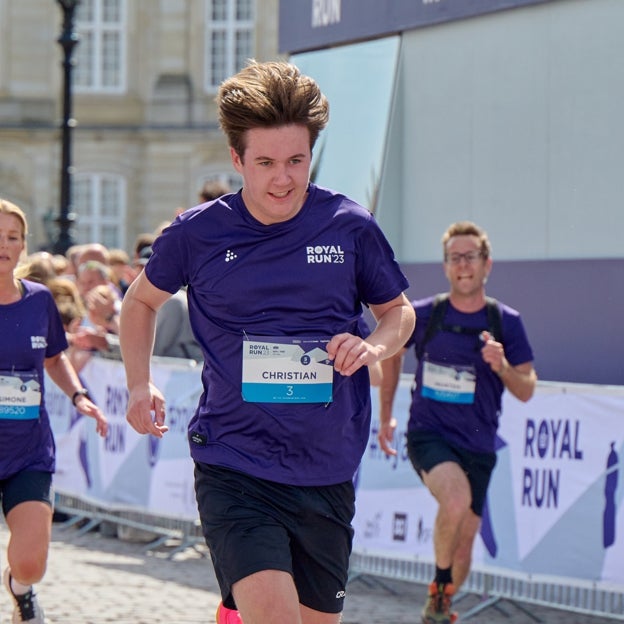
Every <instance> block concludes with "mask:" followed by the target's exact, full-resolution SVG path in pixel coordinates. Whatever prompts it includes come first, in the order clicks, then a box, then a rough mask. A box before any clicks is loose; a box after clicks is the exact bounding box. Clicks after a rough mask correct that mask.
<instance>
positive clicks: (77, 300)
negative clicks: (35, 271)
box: [47, 277, 93, 373]
mask: <svg viewBox="0 0 624 624" xmlns="http://www.w3.org/2000/svg"><path fill="white" fill-rule="evenodd" d="M47 286H48V288H49V289H50V292H51V293H52V297H53V298H54V301H55V303H56V307H57V308H58V311H59V314H60V316H61V321H62V323H63V327H64V329H65V338H66V339H67V342H68V344H69V347H68V348H67V350H66V352H65V353H66V355H67V357H68V358H69V361H70V362H71V363H72V366H73V367H74V369H75V370H76V372H78V373H79V372H80V371H81V370H82V369H83V368H84V366H85V364H86V363H87V362H88V361H89V360H90V359H91V355H92V353H93V347H92V345H91V344H89V348H81V347H80V346H78V344H75V342H74V337H75V335H76V334H80V332H81V331H83V328H82V323H83V321H84V319H85V317H86V316H87V310H86V308H85V306H84V303H83V301H82V298H81V297H80V293H79V292H78V287H77V286H76V283H75V282H73V281H72V280H70V279H67V278H65V277H56V278H54V279H51V280H50V281H49V282H48V283H47Z"/></svg>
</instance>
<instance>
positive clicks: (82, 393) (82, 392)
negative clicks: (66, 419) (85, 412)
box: [71, 388, 89, 407]
mask: <svg viewBox="0 0 624 624" xmlns="http://www.w3.org/2000/svg"><path fill="white" fill-rule="evenodd" d="M80 396H84V397H87V399H88V398H89V391H88V390H87V389H86V388H80V390H76V392H74V394H73V395H72V399H71V401H72V405H73V406H74V407H76V399H77V398H78V397H80Z"/></svg>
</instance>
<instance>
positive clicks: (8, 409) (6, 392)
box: [0, 371, 41, 420]
mask: <svg viewBox="0 0 624 624" xmlns="http://www.w3.org/2000/svg"><path fill="white" fill-rule="evenodd" d="M40 405H41V384H40V383H39V378H38V376H37V373H36V372H35V371H0V418H2V419H7V420H9V419H10V420H33V419H35V418H39V406H40Z"/></svg>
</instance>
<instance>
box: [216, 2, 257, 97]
mask: <svg viewBox="0 0 624 624" xmlns="http://www.w3.org/2000/svg"><path fill="white" fill-rule="evenodd" d="M254 19H255V16H254V0H206V54H205V67H206V79H205V88H206V91H208V92H214V91H216V90H217V88H218V87H219V85H220V84H221V82H223V81H224V80H225V79H226V78H228V77H229V76H231V75H232V74H235V73H236V72H237V71H239V70H240V69H242V68H243V67H244V66H245V64H246V62H247V59H249V58H251V57H252V56H253V49H254Z"/></svg>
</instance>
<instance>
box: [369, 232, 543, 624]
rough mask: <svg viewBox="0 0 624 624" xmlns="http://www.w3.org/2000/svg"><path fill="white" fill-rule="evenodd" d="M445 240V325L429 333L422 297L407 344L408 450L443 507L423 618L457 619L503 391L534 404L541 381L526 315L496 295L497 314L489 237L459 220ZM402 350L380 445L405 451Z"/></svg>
mask: <svg viewBox="0 0 624 624" xmlns="http://www.w3.org/2000/svg"><path fill="white" fill-rule="evenodd" d="M442 247H443V251H444V271H445V274H446V277H447V279H448V281H449V284H450V292H449V294H448V298H447V300H446V301H445V305H446V307H445V311H444V316H443V318H442V319H441V321H442V323H441V326H440V327H439V328H438V330H437V331H435V332H433V333H432V334H431V333H429V332H428V331H427V328H428V325H429V324H428V321H429V319H430V317H431V316H432V310H433V305H434V301H435V298H434V297H429V298H427V299H423V300H421V301H414V302H413V306H414V309H415V311H416V316H417V318H418V322H417V323H416V329H415V331H414V333H413V335H412V336H411V338H410V340H409V341H408V342H407V344H406V348H408V347H410V346H414V347H415V349H416V353H417V357H418V367H417V370H416V383H415V384H414V389H413V391H412V404H411V408H410V418H409V422H408V427H407V430H408V433H407V448H408V454H409V458H410V460H411V462H412V464H413V466H414V468H415V470H416V471H417V473H418V474H419V476H420V478H421V479H422V481H423V483H424V484H425V485H426V486H427V487H428V488H429V490H430V491H431V493H432V494H433V496H434V497H435V499H436V500H437V502H438V505H439V507H438V513H437V517H436V521H435V528H434V539H433V544H434V554H435V559H436V575H435V579H434V581H433V582H432V583H431V585H430V586H429V598H428V600H427V604H426V605H425V608H424V609H423V612H422V622H423V624H451V623H452V622H454V621H455V619H456V618H457V615H456V614H455V613H453V612H452V611H451V608H450V607H451V597H452V596H453V594H454V593H455V592H456V591H457V589H458V588H459V587H460V586H461V585H462V583H463V582H464V581H465V580H466V578H467V576H468V573H469V571H470V563H471V556H472V546H473V543H474V539H475V536H476V534H477V531H478V530H479V526H480V524H481V516H482V514H483V509H484V503H485V496H486V493H487V488H488V484H489V481H490V475H491V474H492V470H493V469H494V465H495V463H496V452H495V441H496V430H497V428H498V419H499V416H500V412H501V397H502V394H503V390H504V389H505V388H507V390H508V391H509V392H511V393H512V394H513V395H514V396H515V397H517V398H518V399H520V400H521V401H528V400H529V399H530V398H531V396H532V395H533V391H534V389H535V384H536V381H537V376H536V374H535V370H534V369H533V364H532V361H533V353H532V351H531V347H530V345H529V342H528V340H527V337H526V334H525V331H524V327H523V325H522V321H521V319H520V315H519V314H518V312H516V311H515V310H513V309H511V308H510V307H508V306H505V305H503V304H500V303H498V302H491V304H492V305H494V306H497V308H498V309H497V310H494V311H490V312H489V315H490V317H489V315H488V304H487V300H486V296H485V283H486V281H487V277H488V275H489V273H490V271H491V269H492V258H491V249H490V241H489V239H488V236H487V234H486V233H485V232H484V231H483V230H482V229H481V228H480V227H478V226H477V225H475V224H474V223H471V222H468V221H461V222H458V223H454V224H452V225H451V226H450V227H449V228H448V229H447V231H446V232H445V233H444V236H443V237H442ZM437 305H443V304H441V303H438V304H437ZM493 314H496V315H498V317H499V318H500V326H501V330H502V338H501V341H500V342H499V341H498V340H497V339H496V337H495V336H493V335H492V330H493V327H492V325H491V324H490V319H491V318H492V317H493ZM403 353H404V351H403V352H399V353H397V354H396V355H394V356H392V357H391V358H389V359H387V360H385V361H384V362H382V364H381V367H382V370H383V374H382V381H381V386H380V421H381V422H380V429H379V443H380V445H381V447H382V449H383V450H384V451H385V452H386V453H387V454H388V455H396V449H394V448H392V442H393V438H394V433H395V428H396V420H395V419H394V418H393V417H392V405H393V401H394V395H395V391H396V388H397V384H398V380H399V375H400V372H401V369H402V357H403Z"/></svg>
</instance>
